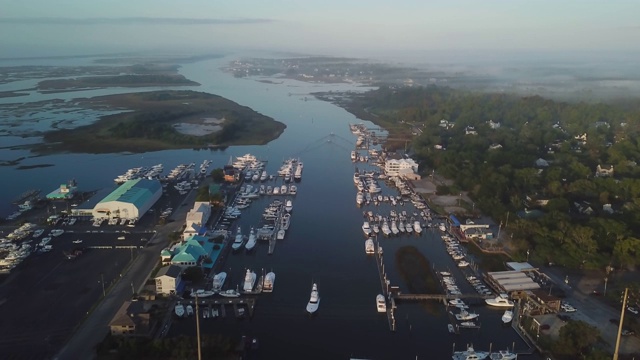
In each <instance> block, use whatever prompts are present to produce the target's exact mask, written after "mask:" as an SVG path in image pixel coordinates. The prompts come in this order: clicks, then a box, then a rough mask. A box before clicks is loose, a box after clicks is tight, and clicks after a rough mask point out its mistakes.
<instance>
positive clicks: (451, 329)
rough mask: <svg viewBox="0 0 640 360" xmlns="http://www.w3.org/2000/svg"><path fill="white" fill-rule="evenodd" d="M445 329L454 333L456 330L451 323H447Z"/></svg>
mask: <svg viewBox="0 0 640 360" xmlns="http://www.w3.org/2000/svg"><path fill="white" fill-rule="evenodd" d="M447 329H448V330H449V333H451V334H454V333H455V332H456V330H455V328H454V327H453V325H452V324H447Z"/></svg>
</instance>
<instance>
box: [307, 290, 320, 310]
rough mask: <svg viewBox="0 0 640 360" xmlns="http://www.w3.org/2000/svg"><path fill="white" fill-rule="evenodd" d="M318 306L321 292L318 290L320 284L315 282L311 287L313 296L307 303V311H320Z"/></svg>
mask: <svg viewBox="0 0 640 360" xmlns="http://www.w3.org/2000/svg"><path fill="white" fill-rule="evenodd" d="M318 307H320V292H318V284H316V283H313V286H312V287H311V296H310V297H309V302H308V303H307V312H309V313H310V314H313V313H314V312H316V311H318Z"/></svg>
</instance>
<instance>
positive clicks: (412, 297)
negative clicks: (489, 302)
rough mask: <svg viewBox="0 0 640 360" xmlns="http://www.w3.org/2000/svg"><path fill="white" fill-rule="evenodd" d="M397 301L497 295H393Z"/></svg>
mask: <svg viewBox="0 0 640 360" xmlns="http://www.w3.org/2000/svg"><path fill="white" fill-rule="evenodd" d="M391 296H393V297H394V298H396V299H397V300H402V301H425V300H442V301H445V300H453V299H493V298H494V297H495V295H482V294H477V293H471V294H459V295H452V294H393V295H391Z"/></svg>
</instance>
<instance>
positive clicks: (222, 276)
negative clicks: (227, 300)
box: [213, 271, 227, 292]
mask: <svg viewBox="0 0 640 360" xmlns="http://www.w3.org/2000/svg"><path fill="white" fill-rule="evenodd" d="M226 279H227V273H226V272H224V271H223V272H219V273H217V274H215V275H214V276H213V291H216V292H217V291H220V290H222V286H224V281H225V280H226Z"/></svg>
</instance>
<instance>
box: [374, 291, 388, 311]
mask: <svg viewBox="0 0 640 360" xmlns="http://www.w3.org/2000/svg"><path fill="white" fill-rule="evenodd" d="M376 307H377V308H378V312H381V313H382V312H387V301H386V300H385V298H384V295H382V294H378V295H377V296H376Z"/></svg>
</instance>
